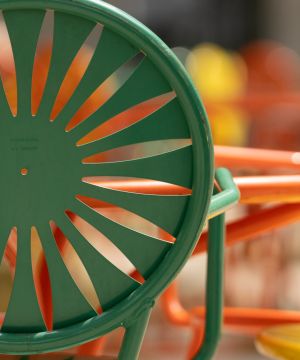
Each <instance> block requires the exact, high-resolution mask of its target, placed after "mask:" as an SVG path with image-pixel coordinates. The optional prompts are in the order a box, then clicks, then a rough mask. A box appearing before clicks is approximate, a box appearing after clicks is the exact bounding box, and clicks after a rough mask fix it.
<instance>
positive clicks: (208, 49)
mask: <svg viewBox="0 0 300 360" xmlns="http://www.w3.org/2000/svg"><path fill="white" fill-rule="evenodd" d="M186 66H187V69H188V71H189V72H190V75H191V77H192V79H193V80H194V82H195V85H196V87H197V88H198V90H199V92H200V93H201V95H202V97H203V99H204V102H205V105H206V107H207V109H208V113H209V118H210V120H211V123H212V131H213V136H214V141H215V143H216V144H218V145H235V146H243V145H245V144H246V140H247V115H246V114H245V113H244V112H243V111H241V110H239V109H237V108H235V107H233V106H232V105H229V104H228V103H229V102H230V101H232V100H234V99H237V98H239V97H240V96H241V95H243V94H244V92H245V90H246V83H247V70H246V66H245V64H244V62H243V60H242V58H241V57H240V56H239V55H238V54H236V53H233V52H229V51H226V50H224V49H222V48H221V47H219V46H217V45H213V44H203V45H200V46H197V47H196V48H195V49H193V51H192V52H191V53H190V55H189V56H188V58H187V62H186Z"/></svg>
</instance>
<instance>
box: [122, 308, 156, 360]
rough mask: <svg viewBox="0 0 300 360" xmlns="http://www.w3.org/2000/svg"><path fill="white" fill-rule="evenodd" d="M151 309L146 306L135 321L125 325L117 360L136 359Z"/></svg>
mask: <svg viewBox="0 0 300 360" xmlns="http://www.w3.org/2000/svg"><path fill="white" fill-rule="evenodd" d="M151 311H152V307H150V308H147V309H146V310H144V311H143V313H142V314H141V315H140V316H139V318H138V319H136V320H135V322H133V323H131V324H130V325H129V326H127V327H126V332H125V335H124V340H123V343H122V347H121V351H120V354H119V357H118V359H119V360H136V359H138V356H139V353H140V350H141V346H142V342H143V339H144V335H145V333H146V329H147V325H148V322H149V318H150V315H151Z"/></svg>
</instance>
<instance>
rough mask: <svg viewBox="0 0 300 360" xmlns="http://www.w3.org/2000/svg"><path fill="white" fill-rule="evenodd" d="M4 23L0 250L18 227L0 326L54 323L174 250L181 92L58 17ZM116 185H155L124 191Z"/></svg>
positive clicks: (105, 304) (25, 16) (95, 28)
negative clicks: (6, 62)
mask: <svg viewBox="0 0 300 360" xmlns="http://www.w3.org/2000/svg"><path fill="white" fill-rule="evenodd" d="M3 19H4V25H5V26H6V28H5V33H6V34H8V36H9V38H8V36H6V37H5V39H4V40H3V41H5V42H6V43H7V49H11V62H12V65H11V69H10V72H9V71H8V72H7V74H8V75H5V76H2V78H3V81H1V83H0V112H1V119H0V153H1V159H0V166H1V177H0V189H1V203H2V204H4V205H2V206H1V207H0V218H1V236H0V252H1V256H2V255H3V253H4V251H5V247H6V244H7V239H8V236H9V233H10V231H11V229H12V228H14V229H15V230H14V231H15V233H16V234H17V240H16V242H17V246H16V254H15V255H14V256H15V259H14V261H15V262H16V268H15V275H14V283H13V288H12V291H11V296H10V301H9V304H8V308H7V312H6V315H5V317H4V320H3V325H2V331H4V332H17V333H26V332H33V331H37V332H39V331H44V330H46V329H48V330H52V329H60V328H63V327H65V326H69V325H72V324H75V323H78V322H81V321H84V320H87V319H90V318H92V317H94V316H101V314H102V312H105V311H107V310H109V309H111V308H112V307H113V306H114V305H115V304H117V303H118V302H120V301H121V300H122V299H124V298H126V297H127V296H128V295H130V294H131V293H132V292H134V291H135V290H136V289H138V288H139V287H141V286H144V284H146V283H147V281H148V279H149V278H150V277H151V274H152V273H153V271H155V270H156V269H157V267H158V266H159V264H160V262H161V261H162V260H163V258H164V257H165V256H166V254H167V253H168V252H169V251H170V250H171V249H172V247H173V246H174V244H176V237H177V235H178V231H179V229H180V227H181V224H182V220H183V217H184V215H185V211H186V208H187V204H188V202H189V199H190V196H191V194H192V191H191V189H192V181H193V171H192V169H193V144H192V142H191V136H190V131H189V128H188V126H187V121H186V116H185V113H184V112H183V110H182V105H181V103H180V101H179V99H178V97H177V95H176V93H175V92H174V89H173V88H172V86H171V85H170V84H169V83H168V81H167V80H166V79H165V77H164V76H163V74H162V73H161V72H160V71H159V69H158V68H157V67H156V66H155V65H154V64H153V62H152V61H151V59H150V58H148V56H147V55H146V54H145V53H144V52H142V51H141V49H137V48H135V47H134V46H133V45H132V44H131V43H129V42H128V41H126V40H125V39H124V38H122V37H120V36H119V35H118V34H116V33H114V32H113V31H111V30H110V29H109V28H107V27H106V26H102V25H101V24H96V23H93V22H91V21H89V20H85V19H83V18H78V17H76V16H73V15H68V14H65V13H61V12H55V11H42V10H22V11H21V10H20V11H18V10H10V11H4V12H3ZM4 68H5V66H4ZM4 70H5V69H4ZM4 70H3V64H2V65H1V74H3V72H4ZM7 70H8V69H7ZM9 74H11V75H9ZM9 76H11V80H9ZM14 78H15V79H16V80H15V83H16V86H13V85H12V86H11V85H9V84H14ZM9 81H10V82H9ZM158 145H159V146H158ZM105 177H106V179H107V178H109V179H111V182H112V184H111V186H110V185H107V180H106V181H105V180H103V179H105ZM101 179H102V180H101ZM118 179H123V180H126V179H127V180H130V179H131V180H133V179H135V181H136V180H140V181H142V182H145V183H147V181H152V182H158V183H159V184H161V185H160V188H161V190H160V191H159V192H158V193H150V192H149V191H147V190H143V189H141V190H139V191H135V190H134V189H133V188H130V186H129V187H128V188H127V189H126V190H122V189H120V188H118V187H115V186H114V185H113V182H114V181H116V180H118ZM101 181H102V182H101ZM166 184H168V185H172V186H173V188H172V189H173V192H172V193H170V192H169V190H168V191H167V190H164V189H165V188H166V187H164V186H163V185H166ZM86 199H88V200H87V201H85V200H86ZM7 204H10V206H6V205H7ZM101 204H102V205H103V204H104V205H103V208H109V209H110V214H108V212H106V213H105V211H103V208H102V205H101ZM118 211H119V212H120V211H121V213H122V217H123V218H120V217H119V218H118V216H114V212H118ZM130 214H132V216H131V215H130ZM124 218H125V220H124ZM126 219H127V221H126ZM146 223H147V224H149V226H148V227H149V229H150V230H149V231H147V230H145V231H143V228H144V229H145V228H146V226H145V224H146ZM153 229H155V230H153ZM159 234H160V236H159ZM32 239H38V243H39V246H38V248H39V250H38V254H36V253H34V256H33V250H32V244H33V242H34V241H36V240H32ZM166 239H168V241H167V240H166ZM66 253H67V254H68V256H66ZM71 253H72V254H71ZM70 254H71V255H70ZM37 256H38V259H37ZM70 259H71V260H70ZM72 262H73V263H72ZM72 264H73V265H72ZM74 264H75V265H74ZM74 266H75V267H76V269H78V271H79V272H80V273H81V274H82V276H80V274H76V269H75V268H74ZM41 279H43V281H42V280H41ZM49 299H50V300H49ZM49 301H50V302H49Z"/></svg>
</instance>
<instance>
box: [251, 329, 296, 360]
mask: <svg viewBox="0 0 300 360" xmlns="http://www.w3.org/2000/svg"><path fill="white" fill-rule="evenodd" d="M256 346H257V349H258V351H259V352H260V353H262V354H263V355H265V356H268V357H270V358H271V359H283V360H298V359H300V325H283V326H276V327H273V328H270V329H266V330H264V331H263V332H262V333H261V334H260V335H259V336H258V337H257V339H256Z"/></svg>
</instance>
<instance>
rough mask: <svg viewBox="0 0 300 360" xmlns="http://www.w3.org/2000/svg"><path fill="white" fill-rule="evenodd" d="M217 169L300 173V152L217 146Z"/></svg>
mask: <svg viewBox="0 0 300 360" xmlns="http://www.w3.org/2000/svg"><path fill="white" fill-rule="evenodd" d="M215 161H216V166H217V167H222V166H225V167H228V168H229V169H233V168H247V169H251V168H252V169H254V170H256V169H261V170H270V169H271V170H274V169H280V168H284V169H291V170H297V171H298V172H299V171H300V152H292V151H279V150H265V149H253V148H244V147H231V146H215Z"/></svg>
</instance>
